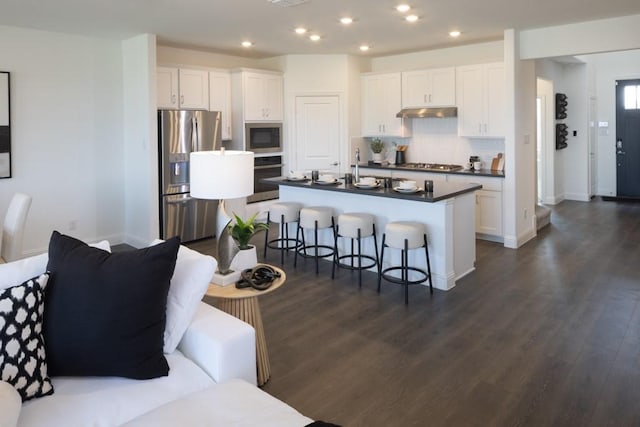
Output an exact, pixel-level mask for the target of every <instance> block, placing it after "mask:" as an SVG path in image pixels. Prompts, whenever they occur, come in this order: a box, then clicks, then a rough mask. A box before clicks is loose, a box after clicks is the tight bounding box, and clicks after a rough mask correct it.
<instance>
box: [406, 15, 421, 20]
mask: <svg viewBox="0 0 640 427" xmlns="http://www.w3.org/2000/svg"><path fill="white" fill-rule="evenodd" d="M404 19H406V20H407V21H409V22H416V21H417V20H418V15H407V17H406V18H404Z"/></svg>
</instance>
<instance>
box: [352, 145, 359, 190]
mask: <svg viewBox="0 0 640 427" xmlns="http://www.w3.org/2000/svg"><path fill="white" fill-rule="evenodd" d="M358 163H360V149H359V148H356V166H355V171H354V173H353V179H354V180H355V181H354V182H360V170H359V169H358Z"/></svg>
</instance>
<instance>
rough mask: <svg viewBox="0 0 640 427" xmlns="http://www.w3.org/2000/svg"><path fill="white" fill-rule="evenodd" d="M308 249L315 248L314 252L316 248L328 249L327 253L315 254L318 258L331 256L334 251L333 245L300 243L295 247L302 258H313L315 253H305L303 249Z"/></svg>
mask: <svg viewBox="0 0 640 427" xmlns="http://www.w3.org/2000/svg"><path fill="white" fill-rule="evenodd" d="M308 249H315V250H316V252H317V251H318V249H327V250H328V251H329V252H328V253H326V254H324V255H323V254H318V255H317V257H318V258H327V257H330V256H333V255H334V253H335V252H334V250H333V246H328V245H306V246H302V245H300V246H299V247H298V248H297V251H298V255H300V256H301V257H303V258H315V257H316V254H311V253H306V254H305V253H304V251H305V250H308Z"/></svg>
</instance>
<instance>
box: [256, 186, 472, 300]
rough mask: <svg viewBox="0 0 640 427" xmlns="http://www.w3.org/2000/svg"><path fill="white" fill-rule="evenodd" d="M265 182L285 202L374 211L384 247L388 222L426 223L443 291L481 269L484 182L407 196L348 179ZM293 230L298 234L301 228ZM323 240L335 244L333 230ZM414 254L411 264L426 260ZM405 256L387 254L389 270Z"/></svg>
mask: <svg viewBox="0 0 640 427" xmlns="http://www.w3.org/2000/svg"><path fill="white" fill-rule="evenodd" d="M264 181H265V182H268V183H270V184H276V185H278V186H279V190H280V201H282V202H299V203H302V204H303V205H304V206H330V207H332V208H333V209H334V211H335V215H336V217H337V215H339V214H341V213H347V212H367V213H370V214H373V215H374V216H375V217H376V231H377V234H378V245H380V244H381V242H382V233H383V232H384V229H385V226H386V224H387V223H388V222H391V221H417V222H422V223H423V224H425V226H426V229H427V238H428V246H429V253H430V259H431V273H432V280H433V286H434V287H435V288H437V289H441V290H449V289H451V288H453V287H454V286H455V284H456V280H458V279H460V278H462V277H464V276H466V275H467V274H469V273H471V272H472V271H473V270H474V269H475V259H476V250H475V245H476V244H475V204H476V203H475V191H476V190H479V189H481V188H482V186H481V185H479V184H475V183H450V182H444V181H434V189H433V193H425V192H424V191H419V192H416V193H411V194H406V193H401V192H398V191H396V190H394V189H393V188H384V187H383V186H382V185H380V186H379V187H377V188H373V189H361V188H358V187H357V186H355V185H352V184H344V181H343V180H338V181H337V182H336V183H334V184H326V183H315V182H314V183H312V182H310V181H308V180H300V181H290V180H288V179H286V178H268V179H265V180H264ZM292 231H293V232H294V233H295V230H292ZM320 240H321V241H322V242H323V243H324V244H330V245H333V240H332V237H331V235H330V234H329V233H328V232H325V233H322V234H321V236H320ZM367 245H369V247H367ZM372 247H373V241H372V239H367V241H365V246H364V249H363V252H364V251H366V250H367V249H369V250H372ZM378 249H379V248H378ZM392 252H399V251H392ZM411 252H412V253H411V254H410V256H409V260H410V262H418V263H420V262H422V263H424V254H422V258H419V254H418V253H417V252H418V251H411ZM399 256H400V255H399V253H393V254H391V256H389V257H388V258H387V256H386V253H385V265H383V268H385V266H386V264H387V262H391V263H398V262H399ZM394 257H395V258H394Z"/></svg>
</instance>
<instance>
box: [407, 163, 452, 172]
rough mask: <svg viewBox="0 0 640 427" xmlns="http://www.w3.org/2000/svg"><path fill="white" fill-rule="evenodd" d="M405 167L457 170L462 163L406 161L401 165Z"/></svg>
mask: <svg viewBox="0 0 640 427" xmlns="http://www.w3.org/2000/svg"><path fill="white" fill-rule="evenodd" d="M401 167H403V168H411V169H424V170H432V171H445V172H448V171H457V170H460V169H462V166H460V165H446V164H442V163H405V164H403V165H401Z"/></svg>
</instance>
